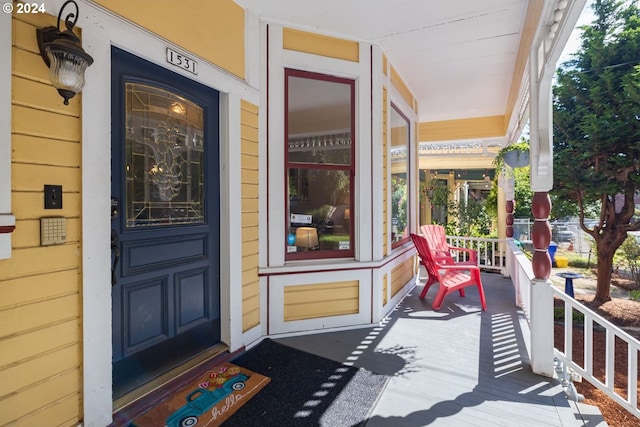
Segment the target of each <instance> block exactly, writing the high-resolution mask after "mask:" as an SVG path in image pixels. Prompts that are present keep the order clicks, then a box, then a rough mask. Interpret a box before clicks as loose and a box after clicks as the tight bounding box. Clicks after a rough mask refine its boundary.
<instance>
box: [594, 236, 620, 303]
mask: <svg viewBox="0 0 640 427" xmlns="http://www.w3.org/2000/svg"><path fill="white" fill-rule="evenodd" d="M601 246H604V245H598V281H597V286H596V296H595V300H596V301H599V302H603V303H604V302H607V301H611V296H610V292H609V291H610V289H611V272H612V270H613V253H614V252H615V251H613V252H612V251H610V250H608V249H609V248H602V247H601Z"/></svg>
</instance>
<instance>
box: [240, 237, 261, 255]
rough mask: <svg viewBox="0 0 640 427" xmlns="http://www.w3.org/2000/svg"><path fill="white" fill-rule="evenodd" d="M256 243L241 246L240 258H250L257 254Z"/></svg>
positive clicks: (255, 241)
mask: <svg viewBox="0 0 640 427" xmlns="http://www.w3.org/2000/svg"><path fill="white" fill-rule="evenodd" d="M258 249H259V248H258V241H257V240H254V241H252V242H246V243H244V244H243V245H242V256H250V255H255V254H257V253H258Z"/></svg>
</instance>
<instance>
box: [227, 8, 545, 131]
mask: <svg viewBox="0 0 640 427" xmlns="http://www.w3.org/2000/svg"><path fill="white" fill-rule="evenodd" d="M530 1H533V2H535V3H538V4H541V3H542V2H541V1H537V0H529V1H528V0H482V1H477V0H447V1H424V0H394V1H389V0H367V1H366V2H358V1H346V2H345V1H343V0H324V1H321V2H304V5H301V3H300V1H299V0H269V1H264V0H236V2H237V3H238V4H240V5H242V6H243V7H246V8H249V9H251V10H253V11H255V12H256V14H257V15H259V16H260V17H262V18H263V19H266V20H268V21H272V22H279V23H282V24H284V25H291V26H294V27H297V28H300V29H306V30H308V31H316V32H320V33H324V34H329V35H335V36H337V37H344V38H349V39H355V40H361V41H366V42H370V43H373V44H378V45H380V46H381V47H382V49H383V51H384V52H385V54H386V55H387V57H388V58H389V60H390V62H391V63H392V64H393V66H394V68H396V70H397V71H398V73H399V74H400V75H401V76H402V78H403V79H404V81H405V83H406V84H407V85H408V86H409V87H410V88H411V90H412V92H413V94H414V95H415V97H416V98H417V100H418V102H419V106H420V107H419V108H420V117H419V119H420V122H422V123H423V124H424V122H441V121H448V120H466V121H467V122H468V120H467V119H478V118H496V117H502V118H503V120H502V123H504V124H503V125H502V127H503V129H502V132H504V133H503V134H502V135H501V136H504V135H506V134H507V132H508V129H507V127H508V122H509V117H510V116H511V113H512V110H513V109H514V108H516V107H515V105H516V104H517V103H516V102H515V100H516V98H517V96H518V94H519V89H520V84H521V81H522V70H523V66H522V62H523V60H526V57H527V52H528V46H526V43H525V47H524V48H523V47H521V40H522V39H523V33H525V32H526V31H529V32H531V31H533V30H535V28H536V26H537V22H535V21H537V20H538V16H539V15H535V14H534V15H535V16H534V17H533V21H534V22H529V21H530V20H532V16H531V15H532V14H531V13H529V15H528V13H527V12H528V9H531V7H530V5H529V2H530ZM461 123H462V122H461ZM484 131H486V129H485V130H484ZM422 133H423V132H422V130H421V134H422ZM492 136H493V135H492ZM478 137H479V138H480V137H481V136H480V135H478ZM469 138H474V136H472V135H469V136H467V137H466V138H435V140H438V139H469ZM421 140H428V139H425V138H422V137H421ZM430 140H434V139H430ZM494 140H495V139H494ZM483 141H486V136H485V139H484V140H483ZM500 142H501V143H504V140H501V141H500Z"/></svg>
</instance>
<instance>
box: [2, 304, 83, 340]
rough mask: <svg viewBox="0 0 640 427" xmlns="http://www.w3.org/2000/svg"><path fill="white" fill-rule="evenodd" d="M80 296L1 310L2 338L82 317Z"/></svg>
mask: <svg viewBox="0 0 640 427" xmlns="http://www.w3.org/2000/svg"><path fill="white" fill-rule="evenodd" d="M79 302H80V297H79V295H78V294H76V295H68V296H63V297H59V298H54V299H50V300H47V301H41V302H37V303H33V304H28V305H23V306H19V307H17V308H15V309H12V310H1V311H0V323H1V324H2V329H1V330H0V338H3V337H8V336H11V335H15V334H19V333H23V332H25V331H29V330H31V329H34V330H35V329H40V328H43V327H46V326H47V325H48V324H49V323H56V322H61V321H67V320H71V319H74V318H79V317H80V304H79Z"/></svg>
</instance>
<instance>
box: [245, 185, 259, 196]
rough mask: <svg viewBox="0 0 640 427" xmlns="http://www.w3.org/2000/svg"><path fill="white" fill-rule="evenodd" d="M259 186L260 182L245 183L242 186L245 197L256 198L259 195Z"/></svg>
mask: <svg viewBox="0 0 640 427" xmlns="http://www.w3.org/2000/svg"><path fill="white" fill-rule="evenodd" d="M258 192H259V186H258V184H243V186H242V197H243V198H248V199H250V198H254V197H258Z"/></svg>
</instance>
